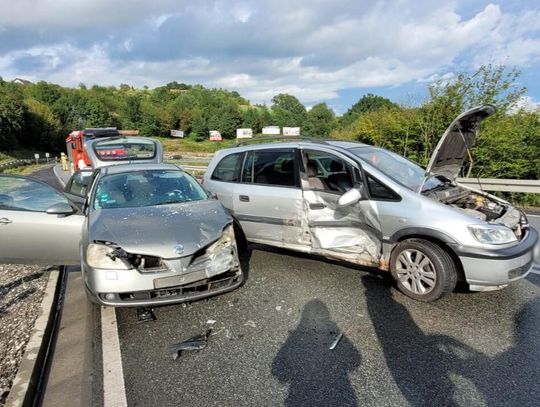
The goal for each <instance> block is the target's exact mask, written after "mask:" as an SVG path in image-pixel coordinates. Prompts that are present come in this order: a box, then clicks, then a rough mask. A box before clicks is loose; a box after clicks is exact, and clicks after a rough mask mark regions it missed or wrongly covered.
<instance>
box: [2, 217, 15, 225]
mask: <svg viewBox="0 0 540 407" xmlns="http://www.w3.org/2000/svg"><path fill="white" fill-rule="evenodd" d="M10 223H13V221H12V220H10V219H8V218H1V219H0V225H8V224H10Z"/></svg>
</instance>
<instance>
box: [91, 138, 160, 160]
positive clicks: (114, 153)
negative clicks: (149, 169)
mask: <svg viewBox="0 0 540 407" xmlns="http://www.w3.org/2000/svg"><path fill="white" fill-rule="evenodd" d="M93 148H94V152H95V153H96V155H97V157H98V158H99V159H100V160H102V161H123V160H150V159H152V158H154V157H155V156H156V150H157V146H156V142H154V141H152V140H145V139H136V138H118V139H112V140H111V139H108V140H103V141H97V142H95V143H94V144H93Z"/></svg>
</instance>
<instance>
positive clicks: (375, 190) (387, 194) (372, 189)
mask: <svg viewBox="0 0 540 407" xmlns="http://www.w3.org/2000/svg"><path fill="white" fill-rule="evenodd" d="M366 177H367V184H368V188H369V194H370V196H371V198H372V199H381V200H384V201H396V200H399V195H397V194H396V193H395V192H394V191H392V190H391V189H390V188H388V187H387V186H385V185H384V184H382V183H381V182H380V181H378V180H376V179H375V178H373V177H372V176H371V175H370V174H368V173H366Z"/></svg>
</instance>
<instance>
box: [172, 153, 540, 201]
mask: <svg viewBox="0 0 540 407" xmlns="http://www.w3.org/2000/svg"><path fill="white" fill-rule="evenodd" d="M176 163H177V164H179V165H180V166H181V167H182V168H183V169H185V170H186V171H203V172H204V171H206V168H207V167H206V166H200V165H182V160H180V161H177V162H176ZM457 182H459V183H460V184H462V185H465V186H468V187H472V188H476V189H480V190H483V191H501V192H523V193H532V194H540V180H525V179H498V178H458V179H457Z"/></svg>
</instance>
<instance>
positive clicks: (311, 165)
mask: <svg viewBox="0 0 540 407" xmlns="http://www.w3.org/2000/svg"><path fill="white" fill-rule="evenodd" d="M304 160H305V163H306V169H307V174H306V176H307V181H308V188H309V189H313V190H318V191H328V192H336V193H340V194H342V193H344V192H346V191H348V190H349V189H351V188H352V187H353V185H354V177H353V174H354V172H355V169H354V167H353V166H352V165H350V164H349V163H347V162H346V161H344V160H342V159H341V158H339V157H337V156H336V155H334V154H330V153H327V152H325V151H316V150H304Z"/></svg>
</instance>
